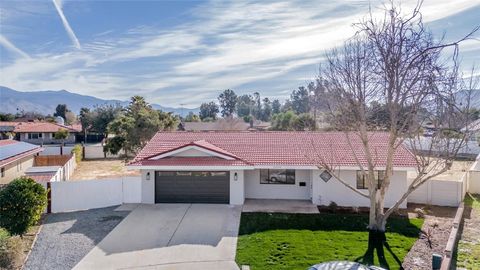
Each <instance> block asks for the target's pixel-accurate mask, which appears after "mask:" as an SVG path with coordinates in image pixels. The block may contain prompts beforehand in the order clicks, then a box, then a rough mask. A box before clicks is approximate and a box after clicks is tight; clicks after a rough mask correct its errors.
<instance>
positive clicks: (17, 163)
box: [0, 140, 43, 185]
mask: <svg viewBox="0 0 480 270" xmlns="http://www.w3.org/2000/svg"><path fill="white" fill-rule="evenodd" d="M41 151H43V148H42V147H40V146H38V145H33V144H29V143H26V142H19V141H15V140H0V173H1V174H0V184H2V185H3V184H8V183H10V182H11V181H12V180H13V179H15V178H17V177H20V176H23V175H24V174H25V171H26V170H27V169H28V168H30V167H32V166H33V165H34V161H35V156H36V155H38V153H40V152H41Z"/></svg>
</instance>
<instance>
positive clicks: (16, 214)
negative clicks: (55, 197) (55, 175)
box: [0, 177, 47, 235]
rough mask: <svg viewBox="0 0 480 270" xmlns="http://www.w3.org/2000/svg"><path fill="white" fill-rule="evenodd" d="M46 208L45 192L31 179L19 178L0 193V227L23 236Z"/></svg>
mask: <svg viewBox="0 0 480 270" xmlns="http://www.w3.org/2000/svg"><path fill="white" fill-rule="evenodd" d="M46 206H47V192H46V190H45V188H43V186H42V185H40V184H38V183H35V181H34V180H33V179H31V178H27V177H20V178H17V179H15V180H13V181H12V182H10V183H9V184H8V185H7V186H6V187H5V188H4V189H2V190H1V191H0V227H3V228H5V229H6V230H7V231H8V232H9V233H10V234H12V235H23V234H24V233H25V232H26V231H27V230H28V228H29V227H30V226H32V225H35V224H36V223H37V222H38V221H39V219H40V217H41V215H42V213H43V211H44V209H45V207H46Z"/></svg>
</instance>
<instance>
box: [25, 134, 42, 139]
mask: <svg viewBox="0 0 480 270" xmlns="http://www.w3.org/2000/svg"><path fill="white" fill-rule="evenodd" d="M41 138H42V133H28V139H29V140H32V139H33V140H34V139H41Z"/></svg>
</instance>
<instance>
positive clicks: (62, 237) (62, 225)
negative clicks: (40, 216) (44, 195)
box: [24, 206, 129, 269]
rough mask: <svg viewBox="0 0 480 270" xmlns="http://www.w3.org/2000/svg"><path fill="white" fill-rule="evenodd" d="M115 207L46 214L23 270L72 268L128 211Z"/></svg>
mask: <svg viewBox="0 0 480 270" xmlns="http://www.w3.org/2000/svg"><path fill="white" fill-rule="evenodd" d="M116 208H117V206H115V207H108V208H100V209H93V210H86V211H78V212H71V213H60V214H49V215H47V216H46V218H45V220H44V221H43V226H42V228H41V230H40V233H39V234H38V237H37V241H36V242H35V246H34V247H33V249H32V252H31V253H30V256H29V257H28V260H27V262H26V264H25V266H24V269H72V268H73V267H74V266H75V265H76V264H77V263H78V262H79V261H80V260H81V259H82V258H83V257H84V256H85V255H86V254H87V253H88V252H89V251H90V250H92V249H93V247H95V245H97V244H98V243H99V242H100V241H101V240H102V239H103V238H104V237H105V236H106V235H107V234H108V233H109V232H110V231H111V230H112V229H113V228H114V227H115V226H117V224H118V223H120V221H122V220H123V218H124V217H125V216H127V215H128V213H129V212H127V211H114V210H115V209H116Z"/></svg>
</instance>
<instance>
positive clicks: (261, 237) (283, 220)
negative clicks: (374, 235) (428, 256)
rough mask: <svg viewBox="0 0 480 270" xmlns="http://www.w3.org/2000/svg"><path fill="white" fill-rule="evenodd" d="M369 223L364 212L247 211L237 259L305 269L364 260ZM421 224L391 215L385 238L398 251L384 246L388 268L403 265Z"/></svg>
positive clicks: (258, 269) (256, 267)
mask: <svg viewBox="0 0 480 270" xmlns="http://www.w3.org/2000/svg"><path fill="white" fill-rule="evenodd" d="M367 224H368V217H367V216H366V215H355V214H270V213H243V214H242V218H241V222H240V230H239V237H238V245H237V257H236V260H237V263H238V265H250V267H251V269H252V270H263V269H265V270H266V269H269V270H274V269H289V270H290V269H302V270H305V269H307V268H308V267H309V266H311V265H314V264H317V263H321V262H326V261H334V260H350V261H354V260H358V261H362V258H363V255H364V254H365V252H366V250H367V244H368V231H367V230H366V227H367ZM422 224H423V220H422V219H410V220H409V219H408V218H400V217H391V218H390V219H389V222H388V225H387V235H386V237H387V241H388V244H389V245H390V248H391V251H392V253H393V254H394V255H392V253H390V252H389V251H388V250H387V249H385V256H386V259H387V262H388V264H389V266H390V269H400V267H401V262H402V261H403V258H404V257H405V255H407V253H408V251H409V250H410V248H411V247H412V245H413V244H414V243H415V241H416V240H417V238H418V236H419V232H420V228H421V227H422ZM395 256H396V257H397V258H395ZM397 259H398V261H397ZM374 264H377V265H378V258H376V255H375V259H374Z"/></svg>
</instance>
